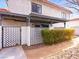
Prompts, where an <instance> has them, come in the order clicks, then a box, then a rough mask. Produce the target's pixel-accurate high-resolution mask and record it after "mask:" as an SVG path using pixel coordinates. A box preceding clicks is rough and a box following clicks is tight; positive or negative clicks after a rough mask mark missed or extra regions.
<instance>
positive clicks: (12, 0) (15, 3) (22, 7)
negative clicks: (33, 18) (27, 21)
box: [7, 0, 31, 15]
mask: <svg viewBox="0 0 79 59" xmlns="http://www.w3.org/2000/svg"><path fill="white" fill-rule="evenodd" d="M7 3H8V9H9V11H10V12H13V13H19V14H25V15H28V14H30V13H31V0H8V2H7Z"/></svg>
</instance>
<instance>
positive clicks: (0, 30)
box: [0, 26, 2, 49]
mask: <svg viewBox="0 0 79 59" xmlns="http://www.w3.org/2000/svg"><path fill="white" fill-rule="evenodd" d="M0 49H2V26H0Z"/></svg>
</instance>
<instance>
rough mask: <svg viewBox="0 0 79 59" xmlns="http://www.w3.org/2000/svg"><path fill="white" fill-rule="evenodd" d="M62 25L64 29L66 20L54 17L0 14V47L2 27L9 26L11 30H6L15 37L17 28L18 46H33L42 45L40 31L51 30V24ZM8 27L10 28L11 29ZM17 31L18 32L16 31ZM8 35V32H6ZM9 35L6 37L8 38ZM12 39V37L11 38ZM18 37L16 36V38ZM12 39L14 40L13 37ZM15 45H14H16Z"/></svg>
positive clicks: (2, 38) (2, 39)
mask: <svg viewBox="0 0 79 59" xmlns="http://www.w3.org/2000/svg"><path fill="white" fill-rule="evenodd" d="M60 22H62V23H64V28H65V27H66V23H65V22H66V19H61V18H56V17H50V16H45V15H39V14H33V13H31V14H30V15H22V14H16V13H4V12H1V13H0V26H1V37H0V40H1V42H2V43H0V44H1V46H3V44H4V43H3V41H4V37H3V36H4V34H3V27H4V26H6V27H7V26H9V27H10V26H11V27H12V28H13V29H12V30H11V29H7V31H10V33H11V32H12V31H13V32H12V33H13V35H15V33H16V32H14V31H16V30H17V29H14V28H15V27H17V26H19V27H20V29H19V33H20V35H19V34H18V35H19V37H20V39H19V40H20V45H27V46H31V45H35V44H39V43H42V37H41V30H42V29H45V28H51V27H52V24H55V23H60ZM11 27H10V28H11ZM17 31H18V30H17ZM7 33H8V32H7ZM10 33H9V35H8V37H10ZM15 36H16V35H15ZM12 37H13V36H12ZM16 37H18V36H16ZM13 39H15V38H14V37H13ZM15 40H16V39H15ZM13 41H14V40H13ZM16 44H17V43H15V45H16Z"/></svg>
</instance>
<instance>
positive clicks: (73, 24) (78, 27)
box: [66, 20, 79, 35]
mask: <svg viewBox="0 0 79 59" xmlns="http://www.w3.org/2000/svg"><path fill="white" fill-rule="evenodd" d="M66 27H67V28H73V29H75V35H79V20H75V21H69V22H67V23H66Z"/></svg>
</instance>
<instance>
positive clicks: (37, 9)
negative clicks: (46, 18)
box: [32, 3, 42, 14]
mask: <svg viewBox="0 0 79 59" xmlns="http://www.w3.org/2000/svg"><path fill="white" fill-rule="evenodd" d="M32 12H35V13H40V14H41V13H42V6H41V5H39V4H36V3H32Z"/></svg>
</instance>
